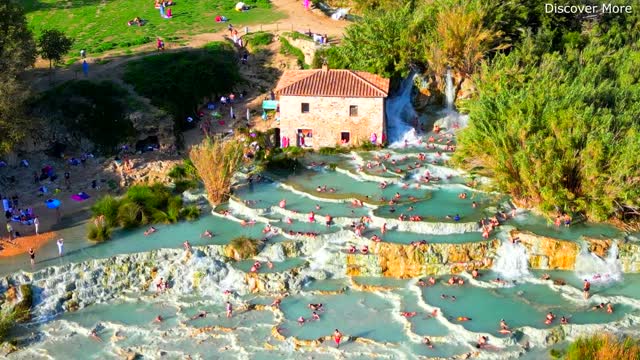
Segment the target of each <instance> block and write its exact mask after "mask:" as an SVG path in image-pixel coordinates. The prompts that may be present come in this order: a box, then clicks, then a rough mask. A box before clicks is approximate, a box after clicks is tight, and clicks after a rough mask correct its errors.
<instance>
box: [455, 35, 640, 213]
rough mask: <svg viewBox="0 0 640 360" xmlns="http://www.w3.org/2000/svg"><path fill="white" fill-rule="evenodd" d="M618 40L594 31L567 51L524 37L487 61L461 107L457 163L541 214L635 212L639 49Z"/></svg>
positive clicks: (639, 170) (639, 193) (639, 166)
mask: <svg viewBox="0 0 640 360" xmlns="http://www.w3.org/2000/svg"><path fill="white" fill-rule="evenodd" d="M614 31H617V30H614ZM616 38H617V37H616V36H615V34H610V33H607V34H605V35H603V36H591V37H590V38H589V39H588V44H587V45H586V46H585V47H584V48H580V47H569V46H567V48H566V50H565V51H564V52H548V49H544V48H541V46H540V45H539V43H536V42H535V39H534V38H530V39H528V40H527V41H525V42H524V43H523V44H522V45H521V46H519V48H518V49H517V50H516V51H513V52H512V53H511V54H509V55H500V56H498V57H496V58H495V59H494V61H493V62H492V63H491V64H490V65H485V66H484V67H483V70H482V72H481V73H480V74H479V75H478V76H476V77H475V78H474V81H475V83H476V86H477V89H478V92H477V96H476V97H475V98H473V99H471V100H469V101H468V102H466V104H464V108H465V109H466V111H468V112H469V114H470V126H469V128H468V129H466V130H464V131H463V132H462V133H461V134H460V138H459V149H458V151H457V152H456V155H455V159H456V160H457V161H458V163H459V164H462V165H465V166H467V167H473V166H476V165H478V164H480V165H482V166H483V167H484V168H485V170H488V172H489V173H490V174H491V175H492V176H493V177H494V178H495V179H496V181H497V183H498V184H499V185H500V187H501V188H502V190H504V191H508V192H509V193H511V194H512V195H513V196H514V197H516V198H517V199H519V200H521V201H523V202H525V203H528V204H531V205H536V206H539V207H541V209H542V210H544V211H549V212H550V211H554V210H561V211H578V212H583V213H585V214H587V215H588V216H589V217H590V218H592V219H594V220H605V219H607V218H609V217H611V216H614V215H615V216H617V217H618V218H620V219H627V218H628V217H630V216H634V215H635V216H638V214H639V211H640V161H638V157H637V154H638V153H639V152H640V122H638V118H640V106H639V105H638V104H639V103H640V72H639V71H638V70H637V69H640V51H639V50H638V47H637V45H638V42H637V40H635V41H634V42H632V43H630V44H619V45H613V44H611V39H616ZM630 39H633V36H632V37H630ZM636 39H637V38H636Z"/></svg>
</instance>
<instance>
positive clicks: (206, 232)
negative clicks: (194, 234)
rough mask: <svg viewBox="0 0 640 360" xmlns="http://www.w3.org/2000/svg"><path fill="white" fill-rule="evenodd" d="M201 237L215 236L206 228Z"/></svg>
mask: <svg viewBox="0 0 640 360" xmlns="http://www.w3.org/2000/svg"><path fill="white" fill-rule="evenodd" d="M200 237H201V238H203V237H208V238H212V237H213V233H212V232H211V231H209V230H205V231H204V232H203V233H202V235H200Z"/></svg>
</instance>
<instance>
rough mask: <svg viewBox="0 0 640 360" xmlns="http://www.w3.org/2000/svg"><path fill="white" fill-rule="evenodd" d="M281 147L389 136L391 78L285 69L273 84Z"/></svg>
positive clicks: (356, 142)
mask: <svg viewBox="0 0 640 360" xmlns="http://www.w3.org/2000/svg"><path fill="white" fill-rule="evenodd" d="M274 92H275V94H276V96H277V97H278V102H279V107H280V127H279V128H280V140H281V145H283V146H301V147H309V148H314V149H317V148H320V147H325V146H328V147H332V146H339V145H356V146H357V145H359V144H361V143H362V142H364V141H375V142H378V143H379V142H382V141H383V140H384V139H385V136H386V135H385V131H386V130H385V98H386V97H387V95H388V93H389V79H385V78H382V77H380V76H378V75H374V74H370V73H367V72H361V71H351V70H333V69H331V70H330V69H328V67H327V66H324V67H323V68H322V69H314V70H289V71H286V72H285V73H284V74H283V75H282V77H281V78H280V81H279V82H278V85H277V86H276V89H275V91H274Z"/></svg>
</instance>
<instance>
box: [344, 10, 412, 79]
mask: <svg viewBox="0 0 640 360" xmlns="http://www.w3.org/2000/svg"><path fill="white" fill-rule="evenodd" d="M412 12H413V11H412V8H411V6H410V5H409V4H408V5H405V6H404V7H402V8H397V9H394V10H389V11H372V12H368V13H366V14H365V15H364V17H363V19H362V20H361V21H359V22H357V23H354V24H352V25H351V26H349V27H348V28H347V29H346V30H345V35H344V38H343V40H342V45H341V46H340V47H339V56H340V57H342V58H345V59H348V60H349V62H348V64H345V65H347V66H346V67H348V68H350V69H354V70H363V71H369V72H373V73H377V74H380V75H383V76H393V75H397V74H402V73H406V72H407V71H408V68H409V64H411V62H412V60H413V59H415V55H416V49H417V48H416V43H415V41H412V38H411V31H410V29H409V24H410V23H411V22H412V19H413V18H412Z"/></svg>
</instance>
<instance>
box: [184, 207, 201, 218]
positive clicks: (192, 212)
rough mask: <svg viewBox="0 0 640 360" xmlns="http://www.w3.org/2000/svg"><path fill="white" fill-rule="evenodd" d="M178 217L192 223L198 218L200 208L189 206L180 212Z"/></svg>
mask: <svg viewBox="0 0 640 360" xmlns="http://www.w3.org/2000/svg"><path fill="white" fill-rule="evenodd" d="M180 217H181V218H183V219H185V220H187V221H194V220H196V219H198V218H199V217H200V208H198V207H197V206H195V205H189V206H186V207H184V208H183V209H182V210H180Z"/></svg>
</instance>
